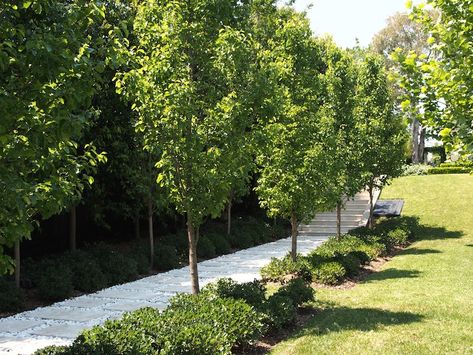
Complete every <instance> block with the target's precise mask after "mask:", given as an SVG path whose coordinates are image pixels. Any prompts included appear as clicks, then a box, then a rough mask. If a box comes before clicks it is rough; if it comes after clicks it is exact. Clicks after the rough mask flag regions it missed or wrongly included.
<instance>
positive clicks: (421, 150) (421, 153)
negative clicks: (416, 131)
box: [418, 126, 425, 163]
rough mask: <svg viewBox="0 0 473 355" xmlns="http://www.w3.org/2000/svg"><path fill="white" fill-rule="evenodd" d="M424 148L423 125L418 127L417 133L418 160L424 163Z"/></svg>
mask: <svg viewBox="0 0 473 355" xmlns="http://www.w3.org/2000/svg"><path fill="white" fill-rule="evenodd" d="M424 148H425V127H422V126H421V127H420V135H419V153H418V154H419V161H420V162H421V163H424Z"/></svg>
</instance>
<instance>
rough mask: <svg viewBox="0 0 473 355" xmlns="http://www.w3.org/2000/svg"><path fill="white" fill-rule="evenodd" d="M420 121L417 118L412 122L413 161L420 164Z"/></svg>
mask: <svg viewBox="0 0 473 355" xmlns="http://www.w3.org/2000/svg"><path fill="white" fill-rule="evenodd" d="M419 124H420V123H419V121H418V120H417V119H416V118H415V119H414V121H413V122H412V163H413V164H419V161H420V158H419Z"/></svg>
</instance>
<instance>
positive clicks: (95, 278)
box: [58, 250, 108, 292]
mask: <svg viewBox="0 0 473 355" xmlns="http://www.w3.org/2000/svg"><path fill="white" fill-rule="evenodd" d="M58 261H59V263H61V264H62V265H67V267H68V268H69V269H70V270H71V272H72V284H73V287H74V289H76V290H79V291H83V292H93V291H97V290H100V289H102V288H104V287H106V286H107V282H108V281H107V277H106V276H105V274H104V273H103V272H102V269H101V268H100V265H99V264H98V262H97V261H96V260H95V258H94V257H93V256H92V255H91V254H90V253H88V252H86V251H83V250H76V251H73V252H70V251H69V252H66V253H65V254H63V255H62V256H61V257H59V258H58Z"/></svg>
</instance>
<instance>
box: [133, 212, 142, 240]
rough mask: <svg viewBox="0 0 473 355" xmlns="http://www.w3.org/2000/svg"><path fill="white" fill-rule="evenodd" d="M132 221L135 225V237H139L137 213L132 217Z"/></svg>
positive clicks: (138, 217)
mask: <svg viewBox="0 0 473 355" xmlns="http://www.w3.org/2000/svg"><path fill="white" fill-rule="evenodd" d="M133 223H134V225H135V239H140V238H141V233H140V216H139V215H136V216H135V218H134V219H133Z"/></svg>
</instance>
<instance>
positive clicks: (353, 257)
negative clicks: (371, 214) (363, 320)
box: [261, 217, 419, 285]
mask: <svg viewBox="0 0 473 355" xmlns="http://www.w3.org/2000/svg"><path fill="white" fill-rule="evenodd" d="M418 228H419V224H418V220H417V219H416V218H413V217H396V218H381V219H379V220H378V221H377V223H376V226H375V228H374V229H373V230H371V229H369V228H366V227H359V228H355V229H353V230H351V231H350V232H349V234H345V235H342V236H341V237H331V238H329V239H328V240H327V241H326V242H325V243H324V244H322V245H321V246H320V247H318V248H317V249H315V250H314V251H312V252H311V253H309V255H307V256H306V257H302V256H299V257H298V259H297V261H296V262H293V261H292V259H291V258H290V257H289V256H286V257H284V258H282V259H276V258H273V259H271V262H270V263H269V264H268V265H266V266H265V267H263V268H262V269H261V276H262V277H263V279H268V280H272V281H280V282H283V281H284V280H286V279H287V278H288V276H287V275H291V274H298V275H299V276H302V277H304V278H306V279H312V280H313V281H315V282H317V283H322V284H327V285H336V284H338V283H340V282H342V281H343V280H344V279H345V278H347V277H353V276H355V275H357V274H358V273H359V271H360V269H361V266H362V265H363V264H366V263H369V262H370V261H372V260H374V259H376V258H377V257H379V256H381V255H384V254H386V252H388V251H392V250H393V249H394V248H395V247H404V246H406V245H407V244H409V243H410V242H411V241H412V240H413V239H414V237H415V233H416V231H417V229H418ZM307 273H308V274H309V275H308V278H307Z"/></svg>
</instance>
